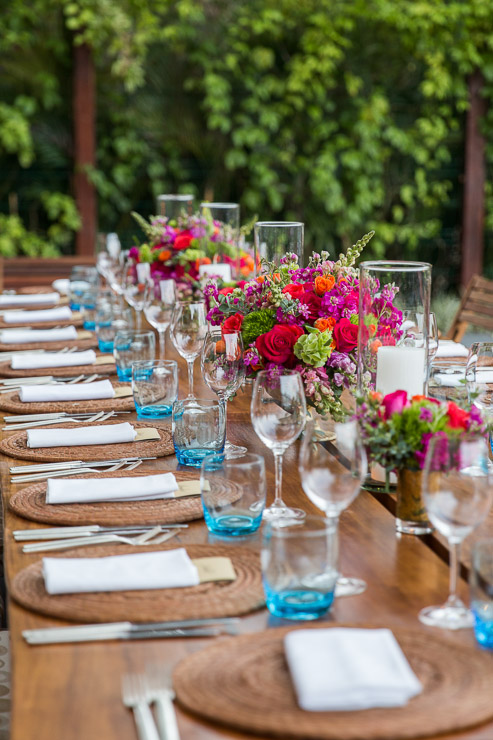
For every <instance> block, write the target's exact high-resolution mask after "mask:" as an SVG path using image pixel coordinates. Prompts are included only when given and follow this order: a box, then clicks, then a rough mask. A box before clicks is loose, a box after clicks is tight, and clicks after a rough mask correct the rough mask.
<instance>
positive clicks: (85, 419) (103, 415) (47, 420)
mask: <svg viewBox="0 0 493 740" xmlns="http://www.w3.org/2000/svg"><path fill="white" fill-rule="evenodd" d="M129 413H130V411H114V410H112V411H98V412H97V413H87V412H86V413H80V414H79V413H74V414H69V413H60V414H38V415H36V414H29V415H25V416H21V417H18V416H15V417H14V416H4V417H3V418H4V421H6V422H7V426H5V427H2V431H4V432H14V431H19V430H20V429H34V428H35V427H47V426H51V425H52V424H65V423H67V422H72V423H75V424H93V423H94V422H96V421H97V422H102V421H107V419H111V418H113V417H114V416H118V415H119V414H129ZM42 417H43V418H42ZM19 418H20V419H23V421H19V422H17V423H13V421H12V420H13V419H19Z"/></svg>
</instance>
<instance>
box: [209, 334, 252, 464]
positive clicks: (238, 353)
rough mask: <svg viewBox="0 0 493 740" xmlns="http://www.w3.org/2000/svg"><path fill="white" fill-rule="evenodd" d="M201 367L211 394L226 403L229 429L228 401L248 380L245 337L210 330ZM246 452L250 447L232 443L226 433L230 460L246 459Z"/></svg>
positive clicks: (227, 454)
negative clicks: (244, 355) (245, 360)
mask: <svg viewBox="0 0 493 740" xmlns="http://www.w3.org/2000/svg"><path fill="white" fill-rule="evenodd" d="M200 367H201V370H202V376H203V378H204V380H205V382H206V385H207V386H208V387H209V388H210V389H211V391H214V393H215V394H216V395H217V396H218V398H219V400H220V401H221V403H223V404H224V414H225V417H226V428H227V418H228V417H227V409H228V401H229V399H230V398H231V397H232V396H234V394H235V393H236V392H237V390H238V389H239V388H240V387H241V385H242V383H243V381H244V379H245V366H244V364H243V341H242V338H241V334H240V333H239V332H233V333H232V334H224V336H223V335H222V333H221V330H220V329H217V330H212V331H210V332H209V333H208V334H207V336H206V338H205V342H204V346H203V348H202V353H201V357H200ZM246 451H247V449H246V447H241V446H239V445H234V444H232V443H231V442H228V436H227V432H226V444H225V447H224V452H225V455H226V458H227V459H228V460H232V459H233V458H235V457H242V456H243V455H244V454H245V452H246Z"/></svg>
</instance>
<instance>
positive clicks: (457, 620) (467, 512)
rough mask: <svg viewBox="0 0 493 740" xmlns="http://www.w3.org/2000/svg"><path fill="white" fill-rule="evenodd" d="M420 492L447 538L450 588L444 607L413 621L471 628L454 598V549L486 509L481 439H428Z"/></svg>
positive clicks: (487, 481) (488, 493) (489, 491)
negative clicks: (418, 620)
mask: <svg viewBox="0 0 493 740" xmlns="http://www.w3.org/2000/svg"><path fill="white" fill-rule="evenodd" d="M422 493H423V500H424V504H425V506H426V510H427V512H428V516H429V519H430V521H431V523H432V524H433V526H434V527H435V528H436V529H437V530H438V531H439V532H440V533H441V534H443V535H445V537H446V538H447V540H448V544H449V551H450V589H449V597H448V599H447V601H446V602H445V603H444V604H442V605H441V606H428V607H426V608H425V609H422V610H421V611H420V613H419V619H420V621H421V622H423V623H424V624H427V625H430V626H431V627H441V628H442V629H450V630H457V629H463V628H465V627H472V626H473V616H472V612H471V611H470V610H469V609H468V608H467V607H466V605H465V604H464V602H463V601H462V600H461V599H460V597H459V596H458V594H457V577H458V570H459V563H460V559H459V554H460V545H461V543H462V541H463V540H464V539H465V537H467V535H469V534H470V533H471V532H472V531H473V530H474V529H475V528H476V527H478V526H479V524H481V522H482V521H483V519H484V518H485V517H486V515H487V513H488V511H489V509H490V506H491V500H492V495H493V488H492V486H491V478H490V476H489V474H488V449H487V445H486V442H485V439H484V437H483V436H480V435H472V434H471V435H465V436H463V437H459V438H455V439H448V438H447V437H442V436H435V437H432V439H431V440H430V443H429V446H428V450H427V452H426V458H425V464H424V468H423V482H422Z"/></svg>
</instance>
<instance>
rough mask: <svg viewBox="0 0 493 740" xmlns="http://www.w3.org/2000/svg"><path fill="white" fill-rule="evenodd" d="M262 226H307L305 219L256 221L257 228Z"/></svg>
mask: <svg viewBox="0 0 493 740" xmlns="http://www.w3.org/2000/svg"><path fill="white" fill-rule="evenodd" d="M260 226H272V227H274V226H275V227H276V228H293V226H302V227H304V226H305V223H304V221H256V222H255V228H257V227H260Z"/></svg>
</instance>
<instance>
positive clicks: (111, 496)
mask: <svg viewBox="0 0 493 740" xmlns="http://www.w3.org/2000/svg"><path fill="white" fill-rule="evenodd" d="M177 490H178V483H177V482H176V478H175V476H174V475H173V473H161V474H159V475H146V476H142V477H140V476H139V477H137V478H85V479H84V480H74V479H72V478H48V488H47V490H46V503H47V504H74V503H88V502H94V501H152V500H154V499H165V498H173V493H174V492H175V491H177Z"/></svg>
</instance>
